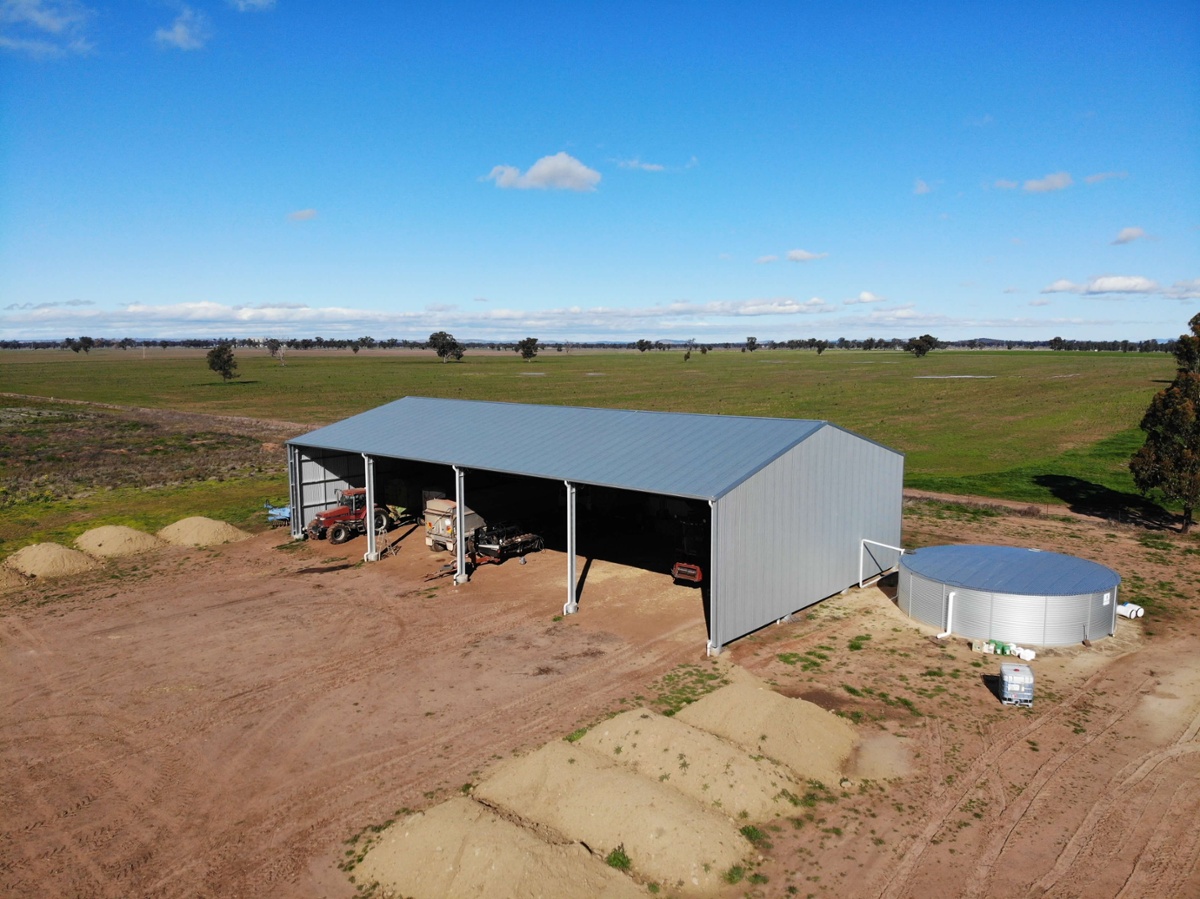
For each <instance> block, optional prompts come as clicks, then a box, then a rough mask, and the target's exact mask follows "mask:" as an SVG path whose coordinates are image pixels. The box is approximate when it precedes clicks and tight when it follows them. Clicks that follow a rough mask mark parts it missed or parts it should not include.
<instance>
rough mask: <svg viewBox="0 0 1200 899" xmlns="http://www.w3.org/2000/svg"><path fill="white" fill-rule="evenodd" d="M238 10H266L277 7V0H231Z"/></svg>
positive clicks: (230, 2) (230, 3) (231, 3)
mask: <svg viewBox="0 0 1200 899" xmlns="http://www.w3.org/2000/svg"><path fill="white" fill-rule="evenodd" d="M229 5H230V6H232V7H233V8H234V9H236V10H237V11H238V12H265V11H266V10H268V9H274V8H275V0H229Z"/></svg>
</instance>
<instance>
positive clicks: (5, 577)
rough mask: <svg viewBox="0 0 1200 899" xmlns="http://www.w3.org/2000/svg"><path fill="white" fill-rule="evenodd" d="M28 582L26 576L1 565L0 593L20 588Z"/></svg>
mask: <svg viewBox="0 0 1200 899" xmlns="http://www.w3.org/2000/svg"><path fill="white" fill-rule="evenodd" d="M26 583H28V582H27V581H26V580H25V578H23V577H21V575H19V574H17V573H16V572H15V571H13V570H12V569H11V568H8V567H6V566H3V565H0V593H4V592H5V591H7V590H20V589H21V588H22V587H24V586H25V584H26Z"/></svg>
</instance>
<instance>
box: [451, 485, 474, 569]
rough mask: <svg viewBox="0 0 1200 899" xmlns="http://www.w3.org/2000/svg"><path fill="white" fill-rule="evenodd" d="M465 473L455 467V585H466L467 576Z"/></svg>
mask: <svg viewBox="0 0 1200 899" xmlns="http://www.w3.org/2000/svg"><path fill="white" fill-rule="evenodd" d="M464 475H465V472H464V471H463V470H462V469H461V468H459V467H458V466H457V465H455V466H454V556H455V561H456V562H457V563H458V565H457V568H456V569H455V574H454V583H455V585H456V586H457V585H459V584H465V583H466V582H467V581H468V580H470V577H469V576H468V575H467V534H466V530H467V513H466V511H465V510H466V508H467V495H466V478H465V477H464Z"/></svg>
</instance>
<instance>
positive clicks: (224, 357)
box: [208, 341, 238, 381]
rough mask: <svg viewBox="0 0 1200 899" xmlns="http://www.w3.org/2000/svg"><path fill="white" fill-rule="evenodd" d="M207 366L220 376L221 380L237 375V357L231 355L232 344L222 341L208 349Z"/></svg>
mask: <svg viewBox="0 0 1200 899" xmlns="http://www.w3.org/2000/svg"><path fill="white" fill-rule="evenodd" d="M208 367H209V368H210V369H212V370H213V371H215V372H216V373H217V374H219V375H220V376H221V380H222V381H231V380H233V379H234V378H236V377H237V376H238V374H237V359H235V358H234V357H233V344H232V343H230V342H229V341H222V342H221V343H218V344H217V345H216V346H215V347H213V348H212V349H211V350H209V351H208Z"/></svg>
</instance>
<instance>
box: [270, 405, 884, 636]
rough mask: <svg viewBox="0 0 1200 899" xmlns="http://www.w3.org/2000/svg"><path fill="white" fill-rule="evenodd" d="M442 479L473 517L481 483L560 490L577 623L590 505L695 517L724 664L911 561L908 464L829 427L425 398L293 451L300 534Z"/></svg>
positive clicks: (338, 426)
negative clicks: (346, 508)
mask: <svg viewBox="0 0 1200 899" xmlns="http://www.w3.org/2000/svg"><path fill="white" fill-rule="evenodd" d="M439 470H440V471H443V472H446V475H447V478H449V476H450V474H451V473H452V478H453V483H452V491H453V492H452V495H453V497H454V498H455V500H456V501H457V507H458V508H459V509H463V508H464V507H465V506H468V505H469V506H472V507H474V508H478V507H479V502H478V500H479V495H478V493H479V491H476V493H474V494H473V493H471V492H470V490H471V489H472V488H471V485H472V484H473V483H474V482H475V481H485V482H486V481H488V480H489V479H494V478H496V477H505V476H508V477H517V478H520V479H523V480H522V483H524V484H528V485H529V490H530V492H531V493H532V492H537V491H540V492H541V494H542V495H548V494H547V491H553V493H554V495H555V496H556V497H557V500H556V502H557V503H558V505H559V507H560V510H561V511H564V512H565V547H566V556H567V601H566V603H565V604H564V607H563V611H564V613H567V614H570V613H573V612H575V611H577V609H578V596H577V573H576V570H575V560H576V550H577V534H578V530H577V529H578V520H577V519H578V515H579V509H578V505H579V504H578V503H577V501H576V497H577V493H579V492H580V491H583V492H584V494H585V496H587V497H588V501H587V502H585V503H584V504H583V505H584V509H583V514H584V516H585V524H586V523H587V520H586V516H587V515H589V514H590V513H589V511H588V510H589V507H590V505H589V504H590V497H591V496H592V495H593V494H594V493H602V492H603V491H606V490H607V491H610V492H611V491H621V492H622V495H639V496H641V495H644V496H649V497H650V498H651V499H652V500H653V501H656V502H663V503H683V504H686V505H687V506H688V508H690V509H692V510H694V514H693V516H692V517H693V519H695V518H700V519H701V520H702V523H703V525H704V526H705V527H706V528H707V537H708V540H707V541H706V543H707V546H706V552H707V554H708V557H707V559H706V563H707V565H706V569H707V570H706V576H705V581H706V582H705V585H704V587H705V590H706V599H707V603H708V636H709V650H710V652H713V651H720V649H721V647H723V646H724V645H726V644H727V643H729V642H731V641H732V640H735V639H737V638H738V637H741V636H744V635H745V634H748V633H750V632H751V631H754V630H757V629H758V628H760V627H763V626H764V625H766V624H770V623H772V622H774V621H778V620H780V619H783V618H786V617H787V616H788V615H790V614H791V613H793V612H795V611H798V610H800V609H803V608H805V607H807V606H809V605H812V604H813V603H815V602H818V601H819V600H821V599H824V598H826V597H828V596H831V595H833V594H835V593H838V592H840V591H841V590H843V589H845V588H846V587H847V586H849V585H851V584H854V583H856V582H859V581H861V580H862V578H863V577H864V576H866V577H869V576H873V575H875V574H879V573H882V572H884V571H887V570H889V569H891V568H893V567H894V566H895V565H896V562H897V559H898V557H899V555H898V551H897V550H895V549H893V547H895V546H896V545H897V544H898V543H899V541H900V516H901V503H902V495H901V492H902V481H903V474H904V457H903V455H902V454H901V453H899V452H897V451H895V450H892V449H889V448H887V447H885V446H882V445H880V444H878V443H875V442H873V441H871V440H868V439H866V438H864V437H860V436H858V435H857V434H853V433H851V432H849V431H846V430H844V429H842V428H839V427H837V426H836V425H832V424H830V423H829V422H825V421H806V420H799V419H779V418H748V417H741V416H732V415H693V414H682V413H666V412H639V411H632V410H621V409H587V408H577V407H568V406H533V405H521V404H516V403H494V402H476V401H468V400H442V399H429V398H425V397H405V398H403V399H399V400H396V401H395V402H391V403H388V404H386V405H384V406H380V407H378V408H376V409H371V410H369V411H367V412H363V413H361V414H359V415H355V416H353V417H351V418H347V419H345V420H343V421H340V422H337V423H335V424H332V425H329V426H327V427H324V428H319V429H318V430H315V431H312V432H311V433H309V434H305V435H303V436H301V437H297V438H295V439H294V440H291V441H289V442H288V475H289V482H290V489H291V503H292V509H293V513H294V514H293V515H292V533H293V535H294V536H297V537H299V536H300V535H301V532H302V529H303V526H304V522H306V521H308V520H309V519H310V518H311V517H312V516H313V515H314V514H315V513H316V512H318V511H320V510H322V509H325V508H329V507H330V506H333V505H335V491H336V490H338V489H341V488H345V487H348V486H362V487H365V488H366V490H367V491H368V494H369V495H368V499H367V505H368V507H370V506H372V505H374V504H375V503H377V502H380V501H385V502H398V501H400V500H398V499H397V498H396V497H394V496H389V495H386V494H387V493H388V491H389V490H400V489H409V490H411V489H412V488H413V483H414V482H415V481H417V480H420V479H421V478H422V477H423V476H425V475H423V474H421V473H422V472H425V473H429V472H437V471H439ZM381 472H382V474H381ZM414 472H415V473H414ZM377 482H378V483H377ZM406 482H407V487H405V486H404V484H405V483H406ZM396 485H400V486H396ZM626 491H632V492H633V493H630V494H625V493H624V492H626ZM447 495H448V496H449V495H451V493H450V491H449V490H448V491H447ZM514 514H515V513H514ZM456 531H457V533H458V535H459V542H458V552H457V554H456V556H457V577H456V578H455V582H456V583H459V584H461V583H465V582H466V580H467V570H466V560H465V549H464V543H463V536H462V535H463V529H462V527H459V528H457V529H456ZM367 537H368V542H367V554H366V558H367V559H368V560H373V559H375V558H378V556H377V550H376V545H375V535H374V534H373V533H368V535H367ZM585 550H586V547H585Z"/></svg>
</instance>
